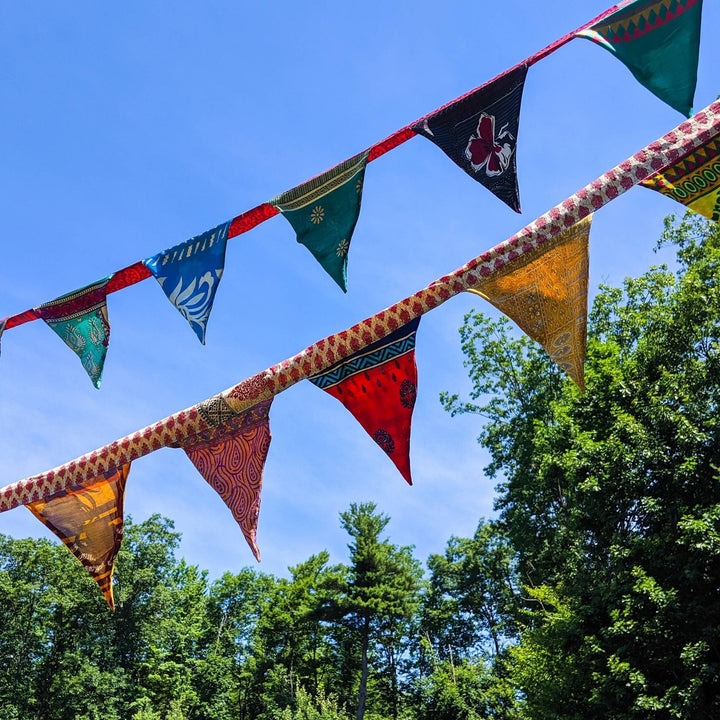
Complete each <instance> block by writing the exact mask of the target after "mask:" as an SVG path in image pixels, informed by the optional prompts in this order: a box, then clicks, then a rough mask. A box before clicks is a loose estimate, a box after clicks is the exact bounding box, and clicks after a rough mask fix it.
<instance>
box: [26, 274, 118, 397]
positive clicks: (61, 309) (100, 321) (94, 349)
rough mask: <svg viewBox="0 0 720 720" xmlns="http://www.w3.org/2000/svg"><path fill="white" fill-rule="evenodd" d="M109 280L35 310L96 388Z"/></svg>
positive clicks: (106, 328) (105, 344) (103, 350)
mask: <svg viewBox="0 0 720 720" xmlns="http://www.w3.org/2000/svg"><path fill="white" fill-rule="evenodd" d="M108 280H110V278H109V277H107V278H105V279H104V280H100V281H99V282H96V283H93V284H92V285H88V286H87V287H84V288H82V289H80V290H76V291H75V292H71V293H68V294H67V295H63V296H62V297H59V298H57V299H55V300H52V301H51V302H47V303H44V304H43V305H40V306H39V307H37V308H36V310H37V311H38V313H39V315H40V317H41V318H42V319H43V320H44V321H45V322H46V323H47V325H48V326H49V327H50V328H52V330H54V331H55V332H56V333H57V334H58V335H59V336H60V337H61V338H62V340H63V342H64V343H65V344H66V345H67V346H68V347H69V348H70V349H71V350H72V351H73V352H74V353H75V354H76V355H77V356H78V357H79V358H80V362H81V363H82V366H83V367H84V368H85V372H87V374H88V375H89V376H90V380H92V384H93V385H94V386H95V387H96V388H99V387H100V380H101V378H102V372H103V366H104V365H105V354H106V353H107V348H108V342H109V340H110V321H109V320H108V311H107V303H106V301H105V296H106V286H107V284H108Z"/></svg>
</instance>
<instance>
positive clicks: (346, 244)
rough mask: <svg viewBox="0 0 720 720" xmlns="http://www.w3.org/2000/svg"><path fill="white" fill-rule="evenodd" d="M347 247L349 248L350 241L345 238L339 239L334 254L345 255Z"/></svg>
mask: <svg viewBox="0 0 720 720" xmlns="http://www.w3.org/2000/svg"><path fill="white" fill-rule="evenodd" d="M349 249H350V243H349V242H348V241H347V240H341V241H340V244H339V245H338V246H337V250H336V252H335V254H336V255H337V256H338V257H346V256H347V254H348V250H349Z"/></svg>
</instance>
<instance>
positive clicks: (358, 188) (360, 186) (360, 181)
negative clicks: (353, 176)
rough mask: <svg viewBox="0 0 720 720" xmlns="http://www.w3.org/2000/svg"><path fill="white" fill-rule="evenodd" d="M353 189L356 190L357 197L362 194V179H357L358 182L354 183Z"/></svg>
mask: <svg viewBox="0 0 720 720" xmlns="http://www.w3.org/2000/svg"><path fill="white" fill-rule="evenodd" d="M355 189H356V190H357V193H358V195H359V194H360V193H361V192H362V189H363V179H362V178H361V177H360V178H358V181H357V182H356V183H355Z"/></svg>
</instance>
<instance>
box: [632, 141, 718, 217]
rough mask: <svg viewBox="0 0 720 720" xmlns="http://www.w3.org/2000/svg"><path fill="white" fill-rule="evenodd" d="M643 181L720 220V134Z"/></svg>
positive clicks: (642, 183) (701, 212)
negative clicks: (719, 136)
mask: <svg viewBox="0 0 720 720" xmlns="http://www.w3.org/2000/svg"><path fill="white" fill-rule="evenodd" d="M640 184H641V185H644V186H645V187H647V188H651V189H652V190H657V191H658V192H661V193H662V194H663V195H667V196H668V197H670V198H672V199H673V200H677V201H678V202H679V203H682V204H683V205H685V206H686V207H687V208H689V209H690V210H694V211H695V212H697V213H700V214H701V215H704V216H705V217H706V218H709V219H710V220H715V222H720V138H718V137H715V138H712V139H711V140H708V142H706V143H705V144H704V145H702V146H701V147H699V148H697V149H696V150H691V151H690V152H688V153H687V154H685V155H683V156H682V157H681V158H680V159H679V160H678V161H677V162H675V163H673V164H672V165H671V166H670V167H667V168H665V169H664V170H662V171H660V172H658V173H655V174H654V175H651V176H650V177H649V178H648V179H647V180H643V181H642V182H641V183H640Z"/></svg>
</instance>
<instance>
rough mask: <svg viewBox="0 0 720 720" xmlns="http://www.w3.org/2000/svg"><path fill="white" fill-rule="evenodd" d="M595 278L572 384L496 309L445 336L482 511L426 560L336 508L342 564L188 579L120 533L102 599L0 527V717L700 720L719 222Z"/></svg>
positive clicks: (76, 574) (711, 598) (719, 598)
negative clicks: (466, 377) (468, 428)
mask: <svg viewBox="0 0 720 720" xmlns="http://www.w3.org/2000/svg"><path fill="white" fill-rule="evenodd" d="M660 244H661V245H663V244H673V245H674V246H675V247H676V248H677V267H676V269H675V270H674V271H670V270H669V269H668V268H667V267H665V266H657V267H653V268H651V269H650V270H648V271H647V272H646V273H645V274H643V275H642V276H640V277H638V278H629V279H627V280H626V281H625V283H624V284H623V286H622V287H621V288H610V287H601V289H600V291H599V293H598V295H597V297H596V298H595V301H594V303H593V307H592V310H591V312H590V316H589V318H588V348H587V362H586V385H587V391H586V393H585V394H582V395H581V394H580V393H579V391H578V390H577V388H576V387H575V386H574V385H573V384H572V383H571V382H570V381H569V380H567V378H565V377H564V375H563V374H562V373H561V372H560V371H559V370H558V369H557V367H556V366H555V365H553V364H552V363H551V362H550V361H549V359H548V357H547V356H546V355H545V353H544V352H543V351H542V350H541V349H540V348H538V347H536V346H535V345H534V344H533V343H532V342H530V341H527V340H525V339H524V338H522V337H520V338H518V337H517V335H516V334H515V333H513V332H512V331H511V329H510V326H509V323H508V322H506V321H504V320H492V319H490V318H488V317H486V316H484V315H483V314H481V313H478V312H472V313H469V314H468V315H467V316H466V318H465V322H464V324H463V327H462V328H461V340H462V347H463V351H464V353H465V356H466V365H467V368H468V371H469V374H470V378H471V380H472V382H473V390H472V392H471V396H470V397H469V398H468V399H462V398H459V397H458V396H456V395H452V394H449V393H448V394H444V395H443V396H442V398H441V401H442V402H443V403H444V405H445V407H446V408H447V409H448V411H450V412H451V413H453V414H456V413H474V414H477V415H478V417H479V418H481V420H480V437H479V441H480V442H481V443H482V444H483V445H484V446H485V447H486V448H487V449H488V451H489V453H490V463H489V466H488V467H487V468H485V472H486V473H487V474H489V475H491V476H494V477H496V478H497V480H498V483H499V484H498V487H497V496H496V509H497V517H496V518H495V519H494V520H492V521H485V520H481V521H480V522H479V524H478V528H477V531H476V532H475V534H474V535H473V537H470V538H459V537H451V538H450V539H449V540H448V542H447V545H446V548H445V550H444V552H443V553H441V554H437V555H431V556H430V558H429V559H428V560H427V563H426V564H425V566H423V564H422V563H421V562H420V561H419V560H418V559H417V558H416V557H415V556H414V554H413V549H412V548H410V547H402V546H398V545H395V544H393V543H391V542H390V540H389V539H388V537H387V527H388V522H389V518H388V517H387V516H386V515H384V514H383V513H382V512H379V511H378V509H377V508H376V507H375V505H374V504H372V503H359V504H352V505H350V507H349V508H348V510H346V511H345V512H343V513H341V516H340V522H341V524H342V527H343V528H344V529H345V530H346V531H347V533H348V537H349V544H348V556H347V559H346V561H345V562H343V563H339V564H332V563H331V562H330V558H329V555H328V554H327V553H326V552H319V553H318V554H317V555H313V556H311V557H310V558H308V559H307V560H306V561H305V562H303V563H301V564H299V565H297V566H295V567H292V568H289V574H288V577H286V578H279V577H275V576H273V575H269V574H265V573H262V572H259V571H257V570H252V569H243V570H242V571H240V572H239V573H238V574H231V573H227V574H225V575H223V576H222V577H221V578H219V579H218V580H215V581H213V582H210V581H209V580H208V577H207V574H206V573H205V572H203V571H202V570H200V569H199V568H198V567H196V566H194V565H189V564H187V563H186V562H185V561H184V560H182V559H178V558H177V557H176V555H175V551H176V549H177V547H178V543H179V535H178V534H177V533H176V532H175V531H174V528H173V525H172V522H171V521H170V520H168V519H166V518H162V517H160V516H153V517H151V518H149V519H148V520H146V521H144V522H141V523H132V522H127V524H126V533H125V540H124V543H123V546H122V549H121V551H120V554H119V556H118V560H117V567H116V572H115V598H116V604H117V608H116V610H115V612H114V613H111V612H109V611H108V609H107V607H106V605H105V603H104V600H103V598H102V596H101V595H100V593H99V592H97V588H96V587H95V585H94V583H93V581H92V580H91V579H90V578H89V577H88V576H87V575H86V574H85V573H84V572H83V570H82V569H81V568H80V566H79V565H78V563H77V561H76V560H75V559H74V558H72V556H71V555H70V554H69V553H68V552H67V550H66V549H65V548H64V547H62V546H60V545H54V544H52V543H50V542H48V541H44V540H41V541H37V540H17V539H12V538H9V537H5V536H0V720H36V719H42V720H70V719H74V720H90V719H93V720H94V719H95V718H98V719H99V718H102V720H116V719H117V720H196V719H197V720H200V719H202V720H230V719H231V718H232V719H233V720H270V719H271V718H272V719H273V720H275V719H278V720H348V719H350V718H356V719H357V720H363V719H364V718H367V719H368V720H410V719H413V720H431V719H432V720H479V719H480V718H497V719H500V718H507V719H509V720H511V719H512V720H514V719H516V720H526V719H527V720H529V719H533V720H536V719H538V718H540V719H542V718H547V719H548V720H549V719H550V718H553V719H557V718H563V719H573V720H575V719H577V720H579V719H580V718H583V719H585V718H623V719H624V718H628V719H630V718H658V719H660V718H662V719H665V718H716V717H720V469H719V468H720V438H719V437H718V432H719V423H720V412H719V410H720V407H718V406H719V404H720V226H718V225H716V224H712V223H709V222H706V221H703V220H702V219H701V218H700V217H699V216H696V215H693V214H692V213H689V214H688V215H686V216H685V218H684V219H683V220H682V221H681V222H679V223H677V222H673V221H671V220H668V221H667V223H666V229H665V232H664V233H663V236H662V238H661V240H660Z"/></svg>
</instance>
